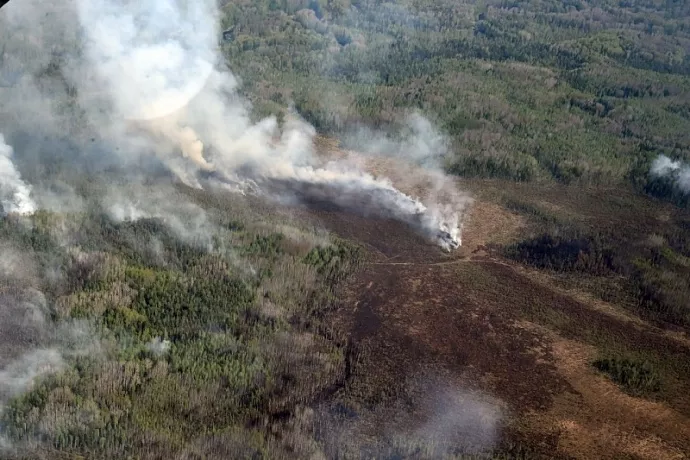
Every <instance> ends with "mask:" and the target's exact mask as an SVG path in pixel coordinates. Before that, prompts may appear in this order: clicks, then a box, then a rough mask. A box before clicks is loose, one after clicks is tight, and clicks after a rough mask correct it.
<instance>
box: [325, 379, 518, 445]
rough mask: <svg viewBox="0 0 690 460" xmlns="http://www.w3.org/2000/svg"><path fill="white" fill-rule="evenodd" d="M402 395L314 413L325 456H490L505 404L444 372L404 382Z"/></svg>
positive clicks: (497, 435)
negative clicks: (390, 400)
mask: <svg viewBox="0 0 690 460" xmlns="http://www.w3.org/2000/svg"><path fill="white" fill-rule="evenodd" d="M404 388H405V392H404V394H401V395H400V396H399V397H398V398H396V400H395V401H394V402H393V403H392V404H390V405H386V406H385V407H384V405H380V406H378V407H377V408H376V409H373V410H372V409H368V408H364V407H358V406H350V405H348V403H347V402H336V403H332V404H331V405H330V406H329V407H322V408H319V409H318V410H317V411H316V419H317V421H318V422H317V423H316V430H317V433H318V435H319V438H320V439H321V440H322V442H323V443H324V446H325V452H326V453H327V456H328V457H329V458H350V456H353V457H357V458H408V457H410V456H412V457H413V458H448V457H450V458H454V456H458V455H460V456H462V455H478V456H481V455H490V453H491V451H492V449H494V448H496V447H497V443H498V440H499V438H500V434H501V433H500V432H501V429H502V423H503V420H504V416H505V407H504V404H503V403H502V402H501V401H499V400H496V399H495V398H492V397H490V396H489V395H487V394H485V393H483V392H481V391H479V390H473V389H470V388H467V387H465V386H464V385H463V384H462V383H460V382H458V381H456V380H454V379H449V378H446V377H445V376H444V375H443V373H441V374H439V373H436V372H432V371H430V370H429V372H426V373H425V374H424V375H423V376H422V375H416V376H410V377H408V378H407V379H406V380H405V385H404Z"/></svg>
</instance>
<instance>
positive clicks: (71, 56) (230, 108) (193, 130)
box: [0, 0, 459, 238]
mask: <svg viewBox="0 0 690 460" xmlns="http://www.w3.org/2000/svg"><path fill="white" fill-rule="evenodd" d="M15 4H16V5H15ZM5 9H9V12H5V11H4V10H5ZM46 10H49V12H50V15H48V17H49V19H46V17H44V11H46ZM2 15H4V17H3V16H2ZM2 15H0V18H2V21H1V22H2V23H0V27H5V26H6V25H8V26H9V27H7V28H6V30H7V31H8V33H7V35H5V39H6V40H9V41H11V42H12V43H11V46H9V48H8V49H9V51H5V55H7V54H8V53H14V55H13V56H12V57H11V58H7V59H6V60H8V62H10V61H11V62H13V63H14V67H17V68H19V71H22V72H24V73H22V74H21V75H22V76H21V77H20V78H19V79H17V78H16V73H13V72H14V71H15V70H14V69H9V70H8V71H3V73H2V74H3V75H4V76H5V80H7V79H8V78H9V77H7V76H8V75H15V77H13V79H14V80H15V83H14V86H13V88H12V89H13V90H14V91H15V93H14V94H12V95H8V94H5V93H0V103H2V104H3V105H4V106H5V107H8V108H11V109H12V110H13V111H16V112H17V113H22V112H29V113H28V114H27V116H21V117H19V116H14V117H11V118H12V121H13V122H14V126H15V131H16V130H17V129H16V128H17V126H18V125H19V128H21V126H22V120H26V119H31V120H34V121H35V122H36V123H39V124H41V125H42V129H41V130H39V131H41V132H46V133H48V134H51V133H53V134H54V133H59V132H65V128H68V129H67V131H66V132H70V133H72V138H70V143H72V144H74V145H73V146H72V149H73V150H75V151H77V152H78V153H75V154H74V156H75V157H76V158H79V159H81V160H84V159H85V158H86V159H90V158H98V161H100V162H105V163H106V164H107V162H108V160H109V161H110V162H113V161H115V160H116V161H117V162H118V164H119V165H120V166H121V167H124V169H127V168H133V167H135V165H137V164H138V163H137V162H141V161H142V158H144V157H146V156H151V154H153V155H154V156H155V157H157V158H158V159H159V160H160V161H162V162H163V163H164V164H165V165H166V167H167V168H168V170H169V171H171V172H173V173H174V174H175V175H177V176H178V177H179V178H180V179H181V180H182V181H184V182H185V183H187V184H188V185H190V186H194V187H201V181H200V180H199V172H203V171H206V172H210V171H212V172H213V173H214V174H215V176H214V177H215V178H216V179H218V178H220V179H221V180H222V179H226V178H233V179H235V178H237V177H238V176H239V177H240V178H241V180H240V182H242V180H244V179H247V180H251V181H252V183H256V184H259V186H262V187H270V184H271V183H272V182H274V181H281V182H282V183H283V184H286V183H294V184H297V185H299V184H314V185H320V186H327V187H329V188H331V189H333V190H334V194H335V195H338V196H340V197H347V196H361V195H363V194H368V195H370V197H372V198H373V200H374V202H375V204H376V205H378V207H379V208H381V210H382V214H384V215H387V216H393V217H395V218H398V219H401V220H403V221H406V222H410V221H414V222H416V223H417V224H416V226H417V227H418V229H420V230H421V231H422V232H423V233H424V234H427V235H432V236H431V237H432V238H434V235H435V234H436V233H437V232H438V230H439V227H443V228H444V229H446V230H447V231H449V233H450V234H453V235H455V234H456V233H459V226H458V222H457V219H458V217H457V213H451V215H446V212H445V210H444V209H442V208H439V207H436V206H434V203H422V200H418V199H416V198H413V197H411V196H407V195H405V194H404V193H401V192H400V191H398V190H397V189H396V188H395V187H393V186H392V185H391V183H390V182H389V181H386V180H385V179H381V178H378V177H374V176H373V175H371V174H367V173H364V172H363V171H361V170H353V169H352V168H345V167H343V165H340V164H338V163H337V162H332V163H323V162H321V161H320V160H319V158H318V157H317V155H315V153H314V151H313V147H312V137H313V136H314V134H315V132H314V129H313V128H312V127H311V126H309V125H308V124H307V123H305V122H304V121H302V120H300V119H299V118H298V117H293V118H292V119H290V120H288V122H287V123H285V125H284V126H282V127H281V126H279V124H278V122H277V120H276V119H275V118H272V117H271V118H267V119H264V120H262V121H260V122H259V123H252V122H251V120H250V117H249V112H250V107H249V105H248V103H247V102H246V101H244V100H243V99H241V98H240V97H238V96H237V94H236V86H237V82H236V80H235V78H234V77H233V75H232V74H231V73H230V72H229V71H228V70H227V69H224V68H223V66H222V64H220V61H221V60H222V59H221V57H220V55H219V53H218V51H217V43H218V40H219V38H220V37H219V30H218V24H219V12H218V9H217V6H216V4H215V2H214V1H213V0H199V1H194V2H192V1H184V0H144V1H141V2H132V1H126V2H121V1H114V0H94V1H87V0H63V1H61V2H60V4H59V6H55V5H46V4H44V3H43V2H38V1H37V0H24V1H22V2H13V4H10V5H8V7H6V8H4V9H3V11H2ZM75 18H76V19H77V20H78V24H77V25H76V26H75V24H74V21H75ZM32 20H35V22H32ZM65 28H70V30H63V29H65ZM10 31H11V32H10ZM27 39H28V40H27ZM22 40H23V41H24V42H28V45H24V44H23V43H24V42H20V41H22ZM20 55H21V56H20ZM34 56H36V57H35V61H36V62H35V63H34V64H30V65H25V64H22V63H21V61H22V60H26V58H27V57H29V58H30V59H34ZM51 59H52V60H53V62H55V61H56V60H57V61H58V62H59V68H60V72H59V75H57V76H52V77H50V78H49V77H46V76H45V74H46V72H42V73H41V72H40V71H41V70H42V69H43V70H45V68H46V67H49V66H48V64H49V63H50V62H51ZM31 72H33V75H36V74H38V73H41V75H42V76H41V77H40V78H31V77H30V74H31ZM17 90H19V91H18V92H19V94H21V96H19V95H18V94H17ZM75 90H76V91H75ZM45 94H49V97H48V100H49V101H50V102H46V101H45V100H41V99H45V97H43V96H44V95H45ZM22 100H26V101H28V102H26V103H25V104H24V105H22V104H20V102H21V101H22ZM410 123H411V124H410V129H411V130H412V131H413V134H414V132H415V130H416V131H422V132H424V131H429V132H430V131H431V128H430V126H429V125H428V122H426V121H425V120H424V119H423V117H421V116H418V115H416V116H413V117H412V118H411V122H410ZM80 126H87V127H88V129H86V128H80ZM19 130H20V129H19ZM89 130H91V131H89ZM94 133H95V138H96V139H97V142H95V143H93V144H89V142H88V140H89V138H93V137H94ZM421 139H424V141H420V142H422V143H421V144H415V143H414V142H415V141H417V140H421ZM427 139H431V141H430V142H427ZM27 144H32V146H29V145H27V146H22V147H26V148H25V149H22V150H23V151H24V150H26V152H25V153H24V154H26V155H29V153H30V152H31V151H33V150H36V149H38V150H40V149H41V148H44V147H42V146H41V144H40V142H39V141H37V140H35V139H33V140H31V141H27ZM35 144H38V146H36V145H35ZM407 144H409V151H410V152H412V153H411V155H412V156H413V157H414V156H419V155H422V156H426V157H429V158H430V157H432V156H433V155H430V154H429V152H431V151H434V150H436V149H444V148H445V147H444V146H443V142H442V140H441V138H440V136H437V137H436V138H435V139H434V138H428V136H427V137H425V136H411V137H409V139H408V140H407ZM29 147H31V148H29ZM17 148H19V147H18V146H17ZM381 148H382V149H383V150H384V152H386V151H388V150H390V153H392V152H393V150H395V149H392V147H391V146H390V145H388V144H385V145H384V144H382V145H381ZM398 150H401V149H398ZM420 152H425V153H420ZM104 158H105V160H104ZM184 159H186V161H181V160H184ZM417 159H420V160H421V159H423V158H421V156H420V157H419V158H417ZM426 159H428V158H426ZM94 162H96V160H93V161H90V163H89V164H91V163H94ZM33 163H35V162H33ZM33 163H32V164H33ZM26 167H27V168H29V167H31V166H30V165H29V166H26ZM231 182H237V181H236V180H235V181H231ZM245 188H246V187H245ZM240 189H243V188H242V187H240ZM341 201H342V200H341ZM351 207H352V206H351ZM373 208H375V207H373ZM372 210H373V209H372Z"/></svg>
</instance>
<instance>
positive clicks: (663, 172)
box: [650, 155, 690, 193]
mask: <svg viewBox="0 0 690 460" xmlns="http://www.w3.org/2000/svg"><path fill="white" fill-rule="evenodd" d="M650 173H651V175H652V176H654V177H670V178H671V179H672V180H673V183H674V185H675V186H676V187H677V188H678V189H679V190H680V191H681V192H683V193H690V165H688V164H683V163H682V162H681V161H673V160H671V159H670V158H669V157H667V156H666V155H659V156H658V157H657V158H656V159H655V160H654V162H653V163H652V167H651V169H650Z"/></svg>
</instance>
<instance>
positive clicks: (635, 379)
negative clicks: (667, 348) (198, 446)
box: [593, 357, 661, 395]
mask: <svg viewBox="0 0 690 460" xmlns="http://www.w3.org/2000/svg"><path fill="white" fill-rule="evenodd" d="M593 365H594V367H596V368H597V369H598V370H600V371H601V372H603V373H605V374H606V375H608V376H609V377H610V378H611V380H613V381H614V382H616V383H617V384H618V385H620V386H621V388H623V389H624V390H625V391H626V392H628V393H630V394H633V395H647V394H651V393H655V392H658V391H659V390H660V389H661V380H660V377H659V373H658V371H657V370H656V369H655V368H654V366H653V365H652V364H651V363H650V362H649V361H638V360H635V359H629V358H620V357H610V358H601V359H598V360H596V361H594V363H593Z"/></svg>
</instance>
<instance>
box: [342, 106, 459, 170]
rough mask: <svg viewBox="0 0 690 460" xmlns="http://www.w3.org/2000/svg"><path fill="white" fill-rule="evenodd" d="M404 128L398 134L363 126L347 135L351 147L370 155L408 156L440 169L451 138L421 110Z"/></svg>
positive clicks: (405, 122)
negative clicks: (392, 134) (394, 134)
mask: <svg viewBox="0 0 690 460" xmlns="http://www.w3.org/2000/svg"><path fill="white" fill-rule="evenodd" d="M401 131H402V132H401V133H400V134H398V135H397V136H391V135H389V134H388V135H387V134H385V133H381V132H377V131H374V130H372V129H371V128H369V127H366V126H362V127H360V128H359V129H358V130H356V131H354V132H352V133H350V134H348V135H346V136H345V139H344V140H343V141H344V144H345V146H346V147H347V148H350V149H353V150H358V151H360V152H365V153H368V154H370V155H382V156H390V157H394V158H404V159H407V160H411V161H413V162H414V163H417V164H419V165H422V166H425V167H427V168H429V169H440V168H441V166H442V161H443V157H444V156H445V155H447V154H448V151H449V141H448V138H447V137H446V136H444V135H443V133H441V132H440V131H439V130H438V129H437V128H436V127H435V126H434V125H433V124H432V123H431V122H430V121H429V120H428V119H427V118H426V117H424V115H422V114H421V113H420V112H419V111H413V112H412V113H410V114H408V115H407V116H406V118H405V120H404V124H403V129H402V130H401Z"/></svg>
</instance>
